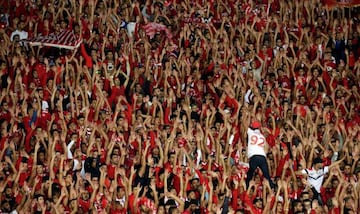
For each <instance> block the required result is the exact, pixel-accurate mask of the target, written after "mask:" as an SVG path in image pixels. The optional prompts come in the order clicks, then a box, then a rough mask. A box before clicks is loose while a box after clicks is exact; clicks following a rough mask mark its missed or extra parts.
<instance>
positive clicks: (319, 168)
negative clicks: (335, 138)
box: [301, 157, 342, 205]
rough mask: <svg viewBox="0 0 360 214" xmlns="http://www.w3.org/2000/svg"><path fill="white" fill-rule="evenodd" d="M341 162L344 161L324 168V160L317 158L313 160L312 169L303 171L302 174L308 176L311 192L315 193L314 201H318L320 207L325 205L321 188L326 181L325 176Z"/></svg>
mask: <svg viewBox="0 0 360 214" xmlns="http://www.w3.org/2000/svg"><path fill="white" fill-rule="evenodd" d="M341 161H342V160H340V161H337V162H334V163H332V164H331V165H329V166H325V167H324V164H323V160H322V159H321V158H319V157H317V158H315V159H314V160H313V167H312V168H310V169H306V168H304V169H302V170H301V174H303V175H307V181H308V183H309V184H310V185H311V190H312V191H313V193H314V197H313V199H316V200H318V202H319V204H320V205H323V201H322V200H321V186H322V183H323V181H324V177H325V174H327V173H328V172H329V170H330V168H332V167H334V166H336V165H338V164H339V163H340V162H341Z"/></svg>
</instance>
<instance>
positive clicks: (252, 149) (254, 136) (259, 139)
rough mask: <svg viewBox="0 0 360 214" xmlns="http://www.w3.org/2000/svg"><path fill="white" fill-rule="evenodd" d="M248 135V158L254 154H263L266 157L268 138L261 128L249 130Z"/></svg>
mask: <svg viewBox="0 0 360 214" xmlns="http://www.w3.org/2000/svg"><path fill="white" fill-rule="evenodd" d="M247 135H248V150H247V155H248V158H251V157H252V156H254V155H262V156H265V157H266V154H265V144H266V139H265V137H264V135H263V134H261V132H260V130H259V129H255V130H253V129H251V128H248V130H247Z"/></svg>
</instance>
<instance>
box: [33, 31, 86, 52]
mask: <svg viewBox="0 0 360 214" xmlns="http://www.w3.org/2000/svg"><path fill="white" fill-rule="evenodd" d="M27 42H28V43H29V44H30V45H31V46H40V45H42V46H48V47H56V48H64V49H70V50H73V49H76V48H78V47H79V46H80V44H81V38H77V37H76V36H75V34H74V32H73V31H71V30H63V31H61V32H60V33H59V34H50V35H48V36H38V37H34V38H32V39H28V41H27Z"/></svg>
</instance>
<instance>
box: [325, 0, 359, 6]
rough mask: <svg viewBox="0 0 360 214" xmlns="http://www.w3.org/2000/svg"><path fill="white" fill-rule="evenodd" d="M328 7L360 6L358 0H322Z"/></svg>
mask: <svg viewBox="0 0 360 214" xmlns="http://www.w3.org/2000/svg"><path fill="white" fill-rule="evenodd" d="M323 2H324V4H325V5H327V6H328V7H354V6H360V0H323Z"/></svg>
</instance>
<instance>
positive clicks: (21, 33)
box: [10, 21, 29, 41]
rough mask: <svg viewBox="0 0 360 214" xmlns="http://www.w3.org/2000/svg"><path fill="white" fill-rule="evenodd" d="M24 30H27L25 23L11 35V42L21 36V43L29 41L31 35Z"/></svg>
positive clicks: (22, 22) (21, 23)
mask: <svg viewBox="0 0 360 214" xmlns="http://www.w3.org/2000/svg"><path fill="white" fill-rule="evenodd" d="M24 28H25V22H24V21H21V22H20V23H19V24H18V26H17V29H16V30H15V31H13V32H12V33H11V35H10V40H11V41H14V37H15V36H16V35H18V36H19V40H20V41H21V40H24V39H27V38H28V36H29V34H28V32H26V31H25V30H24Z"/></svg>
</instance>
